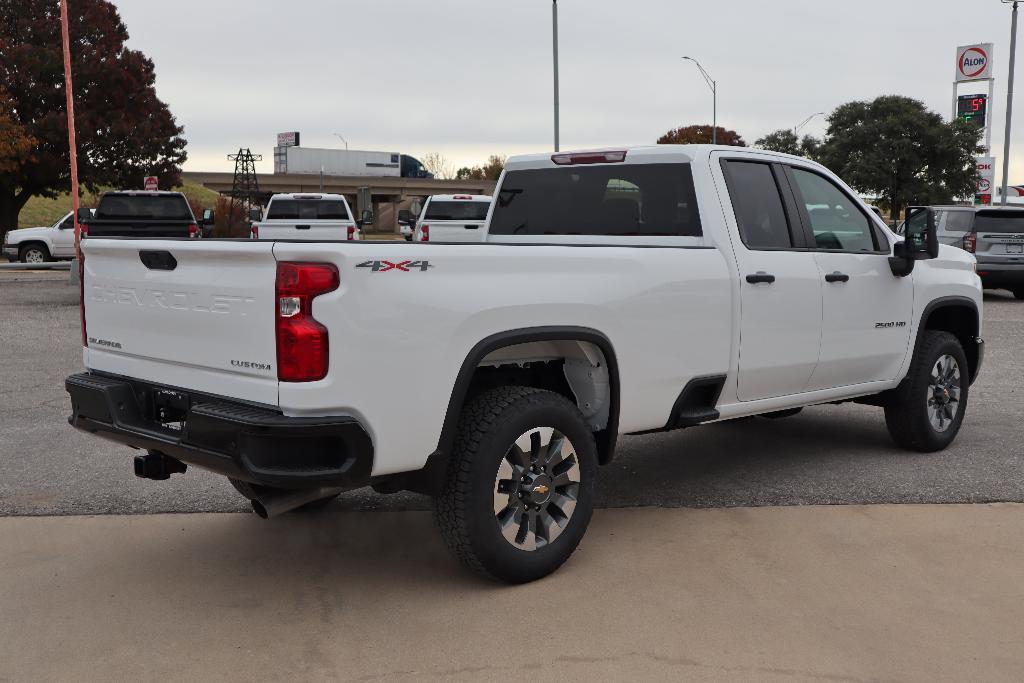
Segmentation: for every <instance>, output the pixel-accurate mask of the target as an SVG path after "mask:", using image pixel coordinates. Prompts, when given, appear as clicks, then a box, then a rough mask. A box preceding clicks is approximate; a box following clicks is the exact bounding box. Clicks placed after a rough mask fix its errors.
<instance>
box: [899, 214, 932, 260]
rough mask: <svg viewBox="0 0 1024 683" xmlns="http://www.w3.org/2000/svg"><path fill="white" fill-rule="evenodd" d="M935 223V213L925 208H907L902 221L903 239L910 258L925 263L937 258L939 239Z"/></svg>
mask: <svg viewBox="0 0 1024 683" xmlns="http://www.w3.org/2000/svg"><path fill="white" fill-rule="evenodd" d="M935 223H936V221H935V211H933V210H932V209H930V208H928V207H927V206H908V207H907V213H906V215H905V218H904V221H903V225H904V228H903V233H904V234H903V237H904V241H905V242H906V245H907V247H906V248H907V254H908V255H909V256H910V258H912V259H914V260H915V261H925V260H927V259H933V258H937V257H938V255H939V237H938V233H937V232H936V227H935Z"/></svg>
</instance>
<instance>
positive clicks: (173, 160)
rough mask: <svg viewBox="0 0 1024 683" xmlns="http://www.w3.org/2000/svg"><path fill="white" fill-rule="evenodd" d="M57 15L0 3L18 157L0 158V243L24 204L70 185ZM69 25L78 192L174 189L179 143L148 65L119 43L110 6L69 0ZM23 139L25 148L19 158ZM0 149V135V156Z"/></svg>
mask: <svg viewBox="0 0 1024 683" xmlns="http://www.w3.org/2000/svg"><path fill="white" fill-rule="evenodd" d="M59 14H60V12H59V4H58V3H57V2H53V0H3V2H0V88H3V90H4V91H6V93H7V108H8V109H9V111H10V112H11V116H10V118H11V120H12V121H13V124H8V125H9V126H13V128H11V129H12V130H14V131H16V132H17V134H18V135H19V136H20V139H21V140H22V143H21V148H20V151H18V152H17V153H15V154H10V153H4V152H0V154H4V159H5V162H4V165H2V166H0V236H2V235H3V233H5V232H6V231H7V230H9V229H11V228H13V227H15V226H16V225H17V224H18V214H19V213H20V212H21V209H22V207H23V206H24V205H25V202H27V201H28V199H29V197H32V196H37V195H40V196H44V197H54V196H56V195H57V194H58V193H59V192H66V191H67V190H68V189H69V187H70V176H71V171H70V158H69V153H68V135H67V113H66V107H65V93H64V62H63V55H62V49H61V35H60V20H59ZM69 19H70V21H69V24H70V39H71V58H72V62H71V73H72V77H73V79H74V87H75V92H74V96H75V128H76V131H77V137H78V173H79V177H80V178H81V180H82V184H83V185H84V186H85V187H86V188H88V189H90V190H95V189H97V188H98V186H100V185H112V186H114V187H127V188H131V187H142V179H143V177H144V176H147V175H156V176H159V177H160V183H161V185H163V186H165V187H170V186H173V185H176V184H178V183H179V182H180V176H181V164H182V162H183V161H184V160H185V140H184V138H183V137H181V134H182V132H183V131H182V128H181V127H180V126H178V125H177V123H176V122H175V120H174V117H173V116H172V115H171V112H170V110H169V109H168V108H167V105H166V104H164V103H163V102H161V101H160V100H159V99H158V98H157V96H156V90H155V89H154V81H155V76H154V73H153V62H152V61H151V60H149V59H148V58H147V57H146V56H145V55H143V54H142V53H141V52H139V51H137V50H131V49H129V48H128V47H127V46H126V45H125V42H126V41H127V39H128V31H127V29H126V28H125V25H124V23H123V22H122V21H121V17H120V16H119V14H118V12H117V9H116V8H115V7H114V5H113V4H111V3H110V2H106V1H105V0H76V2H74V3H72V4H71V16H70V17H69ZM0 125H2V124H0ZM24 140H31V149H30V151H29V152H27V153H26V152H25V150H24ZM6 142H7V138H6V137H5V135H4V134H3V133H2V132H0V146H3V147H4V149H6V144H5V143H6Z"/></svg>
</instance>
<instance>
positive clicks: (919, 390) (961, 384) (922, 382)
mask: <svg viewBox="0 0 1024 683" xmlns="http://www.w3.org/2000/svg"><path fill="white" fill-rule="evenodd" d="M945 356H950V357H952V359H953V360H954V361H955V362H956V366H957V371H958V378H957V380H956V385H957V389H958V392H959V395H958V396H957V399H956V401H955V404H956V409H955V414H954V415H953V416H952V418H951V419H949V420H948V424H947V425H946V426H945V428H944V429H941V430H940V429H939V428H936V427H935V426H934V425H933V422H932V418H931V417H930V411H931V407H930V406H931V404H932V401H933V400H935V398H936V390H935V389H934V388H933V377H932V374H933V370H934V369H935V367H936V363H938V361H939V359H941V358H943V357H945ZM969 375H970V372H969V368H968V365H967V356H966V354H965V353H964V350H963V347H961V346H960V342H959V340H957V338H956V337H954V336H953V335H952V334H950V333H949V332H939V331H937V330H926V331H925V333H924V335H923V336H922V337H921V342H920V344H919V345H918V348H917V349H915V351H914V358H913V360H912V361H911V363H910V371H909V372H908V373H907V377H906V378H905V379H904V380H903V382H902V383H901V384H900V386H899V387H898V388H897V389H895V390H894V391H893V395H892V396H891V397H890V399H889V401H888V402H887V403H886V405H885V425H886V427H888V429H889V435H890V436H891V437H892V440H893V441H895V442H896V444H897V445H898V446H901V447H902V448H906V449H908V450H913V451H920V452H922V453H931V452H934V451H940V450H942V449H943V448H945V447H946V446H948V445H949V444H951V443H952V442H953V439H955V438H956V435H957V433H959V431H960V425H961V424H962V423H963V420H964V415H965V414H966V412H967V399H968V393H969V391H970V377H969ZM938 393H942V392H941V391H939V392H938ZM953 393H955V392H951V391H948V390H947V391H946V396H950V395H952V394H953ZM952 402H953V401H951V402H950V403H952Z"/></svg>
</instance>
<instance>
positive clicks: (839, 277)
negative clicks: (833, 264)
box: [825, 270, 850, 282]
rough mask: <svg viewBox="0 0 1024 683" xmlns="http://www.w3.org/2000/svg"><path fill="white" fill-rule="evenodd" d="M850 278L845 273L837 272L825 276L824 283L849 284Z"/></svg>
mask: <svg viewBox="0 0 1024 683" xmlns="http://www.w3.org/2000/svg"><path fill="white" fill-rule="evenodd" d="M849 281H850V276H849V275H847V274H846V273H840V272H839V271H838V270H837V271H835V272H834V273H826V274H825V282H849Z"/></svg>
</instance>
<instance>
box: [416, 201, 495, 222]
mask: <svg viewBox="0 0 1024 683" xmlns="http://www.w3.org/2000/svg"><path fill="white" fill-rule="evenodd" d="M490 208H491V203H490V202H474V201H457V200H434V199H432V200H430V201H429V202H428V203H427V207H426V209H425V210H424V212H423V220H425V221H484V220H487V210H488V209H490Z"/></svg>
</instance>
